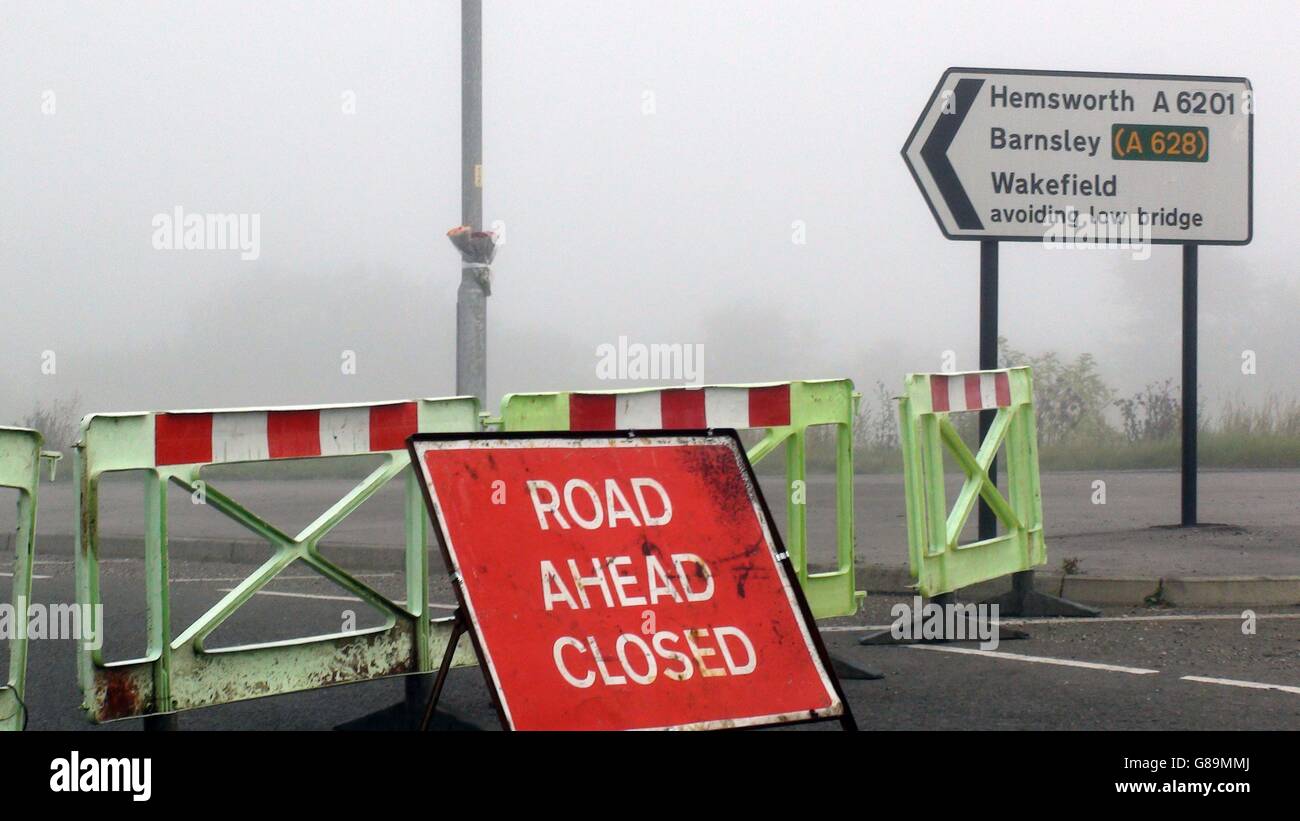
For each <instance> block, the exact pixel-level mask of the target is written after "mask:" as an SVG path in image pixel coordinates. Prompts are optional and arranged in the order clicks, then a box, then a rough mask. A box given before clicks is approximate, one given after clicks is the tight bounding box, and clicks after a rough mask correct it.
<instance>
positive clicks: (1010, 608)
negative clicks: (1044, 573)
mask: <svg viewBox="0 0 1300 821" xmlns="http://www.w3.org/2000/svg"><path fill="white" fill-rule="evenodd" d="M985 604H996V605H997V606H998V615H999V616H1019V617H1022V618H1036V617H1052V616H1055V617H1074V618H1094V617H1096V616H1100V615H1101V611H1100V610H1098V609H1097V608H1095V607H1089V606H1088V605H1086V604H1079V603H1078V602H1073V601H1070V600H1069V599H1063V598H1061V597H1060V596H1053V595H1051V594H1050V593H1040V592H1038V591H1037V590H1031V591H1029V592H1017V591H1015V590H1008V591H1007V592H1005V593H1003V594H1002V595H1001V596H998V597H997V598H995V599H990V600H989V601H987V602H985Z"/></svg>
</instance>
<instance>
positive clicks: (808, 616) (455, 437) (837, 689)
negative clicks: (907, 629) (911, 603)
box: [407, 428, 857, 731]
mask: <svg viewBox="0 0 1300 821" xmlns="http://www.w3.org/2000/svg"><path fill="white" fill-rule="evenodd" d="M692 439H695V440H698V439H710V440H720V441H719V443H725V444H726V445H727V446H728V447H729V448H731V449H732V451H733V452H734V453H735V454H736V455H737V462H738V464H739V465H741V466H743V469H744V475H743V478H744V480H745V483H746V485H747V489H748V491H749V494H750V501H751V502H752V503H753V505H754V510H755V512H756V513H758V514H759V515H760V516H761V522H762V524H763V525H764V526H765V528H766V530H767V533H768V535H769V538H770V540H771V541H770V543H769V544H770V547H771V549H772V550H774V551H775V554H774V556H773V559H774V562H775V564H776V565H777V566H779V567H780V568H781V572H782V574H783V578H782V583H783V586H784V588H785V589H786V591H787V593H788V594H789V595H790V597H791V598H792V599H793V601H794V603H795V605H796V606H797V608H798V609H797V616H798V617H799V619H800V621H801V627H802V628H803V631H804V634H805V636H806V637H807V640H808V644H809V647H810V649H812V650H813V651H814V652H815V658H816V660H817V661H818V663H819V664H820V666H821V671H820V672H821V674H822V676H823V678H824V679H825V681H826V683H827V684H828V685H829V687H830V689H831V691H832V692H833V693H834V696H835V698H836V699H837V700H838V704H837V705H832V707H830V708H826V709H822V710H814V711H811V712H810V714H809V715H808V716H806V717H804V716H802V715H801V714H787V715H781V716H755V717H749V718H745V719H739V720H725V719H724V720H711V721H703V722H696V723H691V724H683V725H670V726H667V727H658V728H646V729H686V730H711V729H741V728H754V727H770V726H793V725H798V724H811V723H819V722H824V721H838V722H839V723H840V726H841V728H842V729H844V730H849V731H855V730H857V723H856V722H855V721H854V718H853V712H852V709H851V707H850V706H849V701H848V698H847V697H846V696H845V694H844V689H843V686H842V685H841V684H840V681H839V678H838V676H837V675H836V673H835V667H834V664H833V662H832V661H831V657H830V655H829V653H827V651H826V646H825V644H824V643H823V641H822V637H821V633H820V632H819V631H818V629H817V623H816V621H815V620H814V618H813V614H812V610H811V609H810V608H809V606H808V601H807V598H806V597H805V596H804V592H803V587H802V586H801V585H800V583H799V577H798V574H797V573H796V572H795V569H794V565H793V564H792V562H791V560H790V554H789V552H788V551H787V550H786V548H785V544H784V542H783V540H782V539H781V532H780V531H779V530H778V529H777V527H776V520H775V519H774V518H773V517H772V511H771V510H770V509H769V508H768V505H767V500H766V499H765V498H764V497H763V494H762V491H761V490H760V488H759V485H758V478H757V476H756V475H755V474H754V468H753V465H752V464H750V461H749V459H748V457H747V456H746V455H745V448H744V445H743V444H742V443H741V440H740V435H739V434H738V433H737V432H736V430H735V429H734V428H718V429H695V430H637V431H626V430H625V431H514V432H505V431H484V432H478V433H473V432H464V433H417V434H414V435H412V436H411V437H410V438H408V439H407V449H408V450H409V452H410V456H411V460H412V461H411V464H412V466H413V467H414V468H415V469H416V470H417V471H419V473H418V474H417V476H418V478H419V485H420V490H421V492H422V493H423V494H424V500H425V505H426V508H427V510H428V512H429V518H430V520H431V521H432V523H433V525H434V527H433V528H432V529H433V532H434V534H435V536H436V538H437V541H438V547H439V550H440V551H441V552H442V558H443V562H444V563H445V564H446V567H447V572H448V575H449V576H450V577H451V582H452V587H453V588H454V589H455V591H456V601H457V603H458V604H459V609H458V610H457V612H456V620H457V625H458V630H457V632H454V633H453V641H455V639H456V638H457V637H458V635H459V633H460V632H464V633H468V634H469V636H470V641H471V642H472V643H473V646H474V652H475V654H476V655H477V656H478V658H479V667H480V668H482V670H483V678H484V682H485V683H486V685H487V690H488V693H489V695H490V696H491V699H492V706H493V708H494V709H495V710H496V713H497V718H498V720H499V721H500V723H501V728H502V729H503V730H507V731H513V730H515V729H516V728H515V727H514V726H513V723H512V721H511V719H510V716H509V712H508V710H507V709H506V706H505V701H504V698H503V695H502V691H501V685H500V682H499V681H498V679H497V677H496V673H495V670H494V668H493V664H492V661H491V655H490V654H489V653H488V652H486V648H485V645H484V641H483V637H482V636H481V635H480V630H479V625H478V622H477V619H476V617H475V615H474V611H473V605H472V602H471V601H470V599H469V595H468V593H467V592H466V590H465V587H464V581H463V579H462V578H461V575H460V573H459V572H458V571H457V569H456V568H457V567H458V565H457V563H456V561H455V557H454V556H453V553H452V547H451V545H450V544H449V541H448V534H447V530H446V523H445V522H444V521H443V517H442V511H441V507H440V505H439V504H437V502H436V499H435V497H434V495H433V491H432V489H431V487H430V484H431V483H430V482H429V481H428V480H427V476H426V474H425V472H424V471H425V466H424V463H423V461H422V459H421V452H422V448H421V445H424V446H426V447H427V446H430V445H432V446H435V447H437V446H439V445H442V444H445V443H471V442H503V441H504V442H519V443H520V444H521V446H523V447H543V446H545V445H546V444H547V443H579V442H582V441H586V440H605V441H606V442H608V443H609V444H610V445H611V446H615V447H620V446H623V447H626V446H636V445H642V444H643V443H644V445H649V446H653V444H652V443H656V442H663V441H664V440H682V441H687V440H692ZM579 446H580V445H579ZM451 653H452V651H451V649H450V646H449V649H448V653H447V658H449V657H450V656H451ZM446 660H447V659H446V658H445V659H444V665H443V669H440V670H439V673H438V677H437V680H436V681H435V684H434V688H433V692H432V693H431V695H430V699H429V703H428V706H427V708H426V711H425V719H424V724H423V727H424V728H427V726H428V723H429V720H430V718H431V717H432V714H433V709H434V707H435V704H436V701H437V699H438V697H439V695H440V694H441V690H442V687H441V685H442V683H443V682H444V681H445V678H446V672H447V671H446V667H447V664H446ZM836 708H838V710H837V709H836Z"/></svg>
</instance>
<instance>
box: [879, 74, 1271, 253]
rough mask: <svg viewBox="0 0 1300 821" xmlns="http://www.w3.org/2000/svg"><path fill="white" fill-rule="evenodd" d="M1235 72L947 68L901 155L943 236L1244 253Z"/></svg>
mask: <svg viewBox="0 0 1300 821" xmlns="http://www.w3.org/2000/svg"><path fill="white" fill-rule="evenodd" d="M1253 109H1254V100H1253V97H1252V93H1251V86H1250V81H1249V80H1246V79H1244V78H1240V77H1186V76H1165V75H1150V74H1097V73H1086V72H1067V71H1017V70H1011V69H984V68H950V69H948V70H947V71H946V72H944V75H943V77H942V78H941V79H940V80H939V85H938V87H937V88H936V89H935V91H934V94H933V96H931V98H930V102H929V104H928V105H927V106H926V108H925V110H924V111H923V112H922V114H921V118H920V119H919V120H918V121H917V123H916V126H915V127H914V128H913V129H912V133H911V135H910V136H909V137H908V140H907V144H906V145H905V146H904V148H903V158H904V159H905V160H906V161H907V165H908V167H909V168H910V169H911V171H912V175H913V176H914V177H915V178H916V182H917V185H919V186H920V188H921V193H922V194H923V195H924V196H925V198H926V201H927V202H928V203H929V205H930V210H931V211H933V212H934V217H935V219H936V220H937V221H938V223H939V227H940V229H942V230H943V233H944V235H945V236H946V237H948V238H949V239H993V240H1020V241H1036V242H1042V241H1045V240H1046V241H1053V240H1059V241H1081V242H1114V241H1116V238H1117V237H1118V239H1120V240H1121V241H1123V240H1124V239H1125V238H1129V239H1135V240H1142V241H1145V242H1157V243H1205V244H1221V245H1242V244H1245V243H1248V242H1250V239H1251V226H1252V219H1251V191H1252V169H1251V165H1252V153H1253V152H1252V146H1253V131H1254V116H1253Z"/></svg>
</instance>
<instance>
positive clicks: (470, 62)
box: [456, 0, 488, 401]
mask: <svg viewBox="0 0 1300 821" xmlns="http://www.w3.org/2000/svg"><path fill="white" fill-rule="evenodd" d="M460 36H461V46H460V157H461V168H460V214H461V217H460V221H461V224H462V225H468V226H469V227H470V229H471V230H473V231H481V230H483V3H482V0H461V4H460ZM487 297H488V284H487V282H486V281H485V280H484V279H483V270H482V268H479V267H468V266H466V267H463V268H462V269H461V281H460V289H459V290H458V291H457V293H456V393H457V394H459V395H460V396H477V397H478V398H479V400H480V401H486V400H487Z"/></svg>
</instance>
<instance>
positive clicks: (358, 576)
mask: <svg viewBox="0 0 1300 821" xmlns="http://www.w3.org/2000/svg"><path fill="white" fill-rule="evenodd" d="M396 575H397V574H396V573H354V574H352V578H354V579H388V578H392V577H394V576H396ZM247 578H249V577H248V576H213V577H211V578H206V579H202V578H193V579H172V584H178V583H180V582H242V581H244V580H245V579H247ZM275 580H276V581H278V582H295V581H297V582H301V581H308V582H309V581H318V582H327V581H329V579H327V578H325V577H324V576H320V575H314V576H313V575H308V576H276V577H275Z"/></svg>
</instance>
